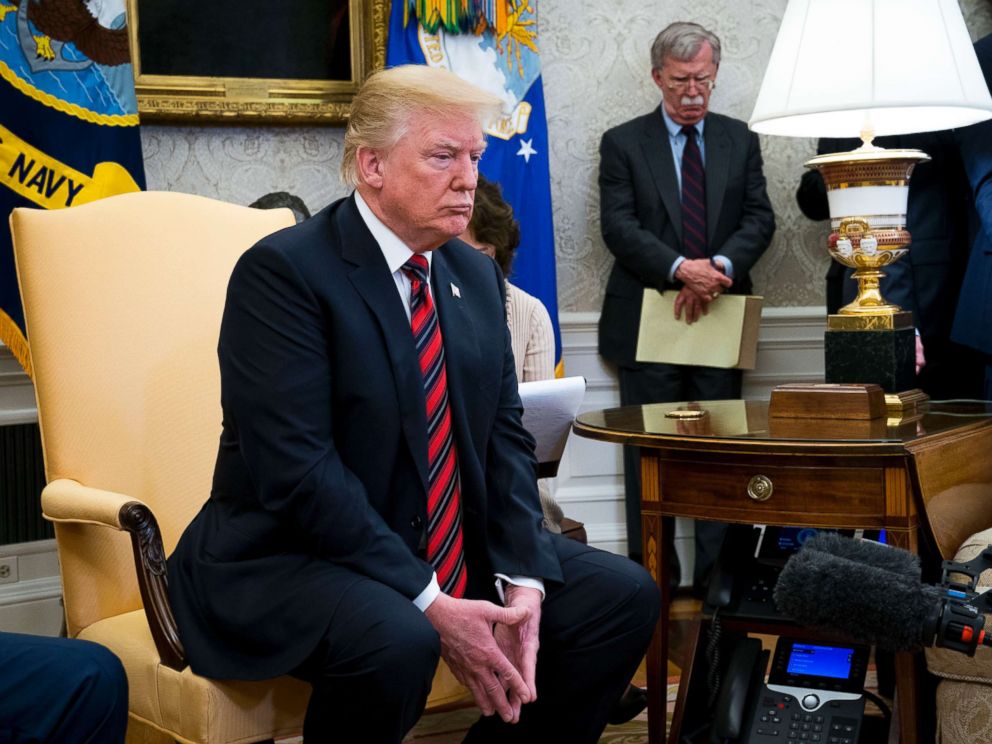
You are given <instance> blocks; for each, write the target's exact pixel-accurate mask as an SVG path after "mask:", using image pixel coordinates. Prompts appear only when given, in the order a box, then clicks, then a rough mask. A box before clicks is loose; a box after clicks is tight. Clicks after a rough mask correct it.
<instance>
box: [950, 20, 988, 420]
mask: <svg viewBox="0 0 992 744" xmlns="http://www.w3.org/2000/svg"><path fill="white" fill-rule="evenodd" d="M975 53H976V54H977V55H978V63H979V64H980V65H981V66H982V72H983V73H984V75H985V83H986V85H988V86H989V87H990V88H992V35H990V36H986V37H984V38H982V39H979V40H978V41H977V42H975ZM958 144H959V146H960V148H961V159H962V160H963V161H964V166H965V170H966V172H967V174H968V181H969V183H970V184H971V190H972V195H973V197H974V200H975V211H976V213H977V223H976V224H975V226H974V240H973V242H972V244H971V253H970V255H969V257H968V267H967V269H966V270H965V275H964V282H963V283H962V285H961V296H960V299H959V300H958V307H957V311H956V313H955V315H954V326H953V327H952V329H951V338H952V339H953V340H955V341H957V342H958V343H961V344H964V345H965V346H969V347H971V348H973V349H976V350H977V351H978V352H979V353H981V354H982V355H983V362H984V366H985V380H984V383H985V384H984V394H983V397H984V398H985V399H986V400H992V120H987V121H983V122H981V123H979V124H973V125H972V126H970V127H967V128H965V129H961V130H959V131H958Z"/></svg>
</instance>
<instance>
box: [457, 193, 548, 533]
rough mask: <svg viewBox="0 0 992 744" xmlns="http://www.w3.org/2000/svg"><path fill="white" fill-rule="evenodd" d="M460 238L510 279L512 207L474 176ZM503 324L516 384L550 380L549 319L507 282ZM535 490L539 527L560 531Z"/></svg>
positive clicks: (543, 490)
mask: <svg viewBox="0 0 992 744" xmlns="http://www.w3.org/2000/svg"><path fill="white" fill-rule="evenodd" d="M459 237H460V238H461V239H462V240H464V241H465V242H466V243H468V244H469V245H471V246H473V247H474V248H476V249H478V250H480V251H482V252H483V253H485V254H486V255H487V256H489V257H491V258H492V259H493V260H495V261H496V263H497V265H499V268H500V269H501V270H502V272H503V276H504V277H506V276H509V275H510V270H511V269H512V266H513V256H514V254H515V253H516V251H517V246H518V245H520V225H519V223H518V222H517V220H516V218H514V216H513V208H512V207H511V206H510V205H509V204H507V203H506V202H505V201H504V200H503V194H502V192H501V191H500V187H499V185H498V184H496V183H493V182H492V181H488V180H486V179H485V178H484V177H483V176H481V175H480V176H479V183H478V186H476V189H475V208H474V209H473V211H472V219H471V220H470V221H469V223H468V228H467V229H466V230H465V232H463V233H462V234H461V235H460V236H459ZM506 325H507V326H508V327H509V329H510V345H511V347H512V348H513V359H514V362H515V364H516V368H517V381H518V382H533V381H535V380H550V379H551V378H553V377H554V376H555V332H554V328H552V326H551V316H550V315H548V311H547V309H546V308H545V307H544V304H543V303H542V302H541V301H540V300H539V299H537V298H536V297H534V296H533V295H531V294H528V293H527V292H524V291H523V290H522V289H520V287H517V286H514V285H513V284H511V283H510V281H509V280H506ZM538 490H539V491H540V494H541V507H542V508H543V509H544V526H545V527H546V528H547V529H549V530H550V531H551V532H561V520H562V519H563V517H564V514H563V513H562V510H561V507H560V506H558V502H556V501H555V498H554V496H552V495H551V489H550V488H549V486H548V483H547V481H546V480H544V479H542V480H540V481H538Z"/></svg>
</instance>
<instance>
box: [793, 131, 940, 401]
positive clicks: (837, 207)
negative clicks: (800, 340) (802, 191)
mask: <svg viewBox="0 0 992 744" xmlns="http://www.w3.org/2000/svg"><path fill="white" fill-rule="evenodd" d="M929 159H930V158H929V156H927V154H926V153H924V152H921V151H920V150H886V149H882V148H878V147H873V146H871V145H870V144H866V145H864V146H863V147H861V148H859V149H857V150H854V151H852V152H843V153H836V154H831V155H821V156H819V157H816V158H813V159H812V160H810V161H808V162H807V163H806V166H807V167H809V168H816V169H817V170H818V171H819V172H820V173H821V174H822V176H823V180H824V183H825V184H826V187H827V200H828V202H829V205H830V218H831V233H830V236H829V238H828V239H827V249H828V251H829V252H830V255H831V256H832V257H833V258H834V260H836V261H838V262H840V263H842V264H844V265H845V266H848V267H850V268H852V269H854V276H853V278H854V280H855V281H857V283H858V295H857V297H856V298H855V299H854V301H853V302H851V303H849V304H848V305H845V306H844V307H843V308H841V309H840V311H839V312H838V313H836V314H834V315H830V316H829V317H828V319H827V333H826V337H825V344H824V347H825V354H826V381H827V382H833V383H875V384H878V385H881V386H882V388H883V389H884V390H885V392H886V393H887V394H888V396H887V403H888V405H889V409H890V414H891V413H898V412H903V413H905V412H907V411H908V410H910V409H911V408H912V409H915V406H916V405H918V404H919V402H920V401H921V400H926V396H925V395H924V394H923V393H922V392H920V391H918V390H913V389H912V387H913V384H914V380H915V371H916V370H915V362H916V335H915V330H914V328H913V317H912V313H910V312H908V311H905V310H903V309H902V308H900V307H899V306H898V305H895V304H893V303H891V302H888V301H887V300H886V299H885V297H884V296H883V295H882V290H881V287H880V281H881V279H882V278H883V277H884V276H885V271H884V268H885V267H886V266H888V265H890V264H892V263H894V262H895V261H898V260H899V259H900V258H901V257H902V256H904V255H905V254H906V253H907V252H908V250H909V246H910V241H911V236H910V234H909V231H908V230H907V229H906V204H907V200H908V196H909V178H910V174H911V173H912V171H913V168H914V167H915V166H916V164H917V163H920V162H924V161H926V160H929Z"/></svg>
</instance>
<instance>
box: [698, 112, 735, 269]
mask: <svg viewBox="0 0 992 744" xmlns="http://www.w3.org/2000/svg"><path fill="white" fill-rule="evenodd" d="M703 140H704V141H705V143H706V239H707V243H708V244H709V245H710V246H712V245H713V235H714V233H715V232H716V225H717V222H718V221H719V220H718V219H717V218H718V217H719V216H720V210H721V209H723V196H724V194H725V193H726V191H727V176H728V173H729V169H730V137H729V135H728V134H727V131H726V129H724V127H723V123H722V122H721V121H720V120H719V119H718V118H717V117H715V116H707V117H706V126H705V127H704V129H703ZM710 252H711V253H712V250H711V251H710Z"/></svg>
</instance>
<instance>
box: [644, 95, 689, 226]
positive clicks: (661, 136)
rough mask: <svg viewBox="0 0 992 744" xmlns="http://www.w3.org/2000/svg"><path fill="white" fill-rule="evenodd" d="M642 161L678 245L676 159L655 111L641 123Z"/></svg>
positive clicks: (679, 203) (679, 221) (679, 217)
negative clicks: (649, 174)
mask: <svg viewBox="0 0 992 744" xmlns="http://www.w3.org/2000/svg"><path fill="white" fill-rule="evenodd" d="M641 147H642V149H643V150H644V158H645V161H646V162H647V164H648V168H649V169H650V170H651V175H652V176H653V177H654V183H655V186H657V188H658V193H659V194H661V201H662V202H663V203H664V205H665V209H666V211H667V212H668V219H669V220H670V221H671V223H672V227H673V228H675V234H676V235H677V236H678V239H679V244H680V245H681V243H682V196H681V194H679V182H678V179H677V178H676V176H675V159H674V158H673V157H672V145H671V143H670V142H669V140H668V130H667V129H665V121H664V119H662V118H661V112H660V111H657V110H656V111H655V112H654V113H653V114H649V115H648V116H647V117H646V121H645V124H644V139H643V140H642V142H641Z"/></svg>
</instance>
